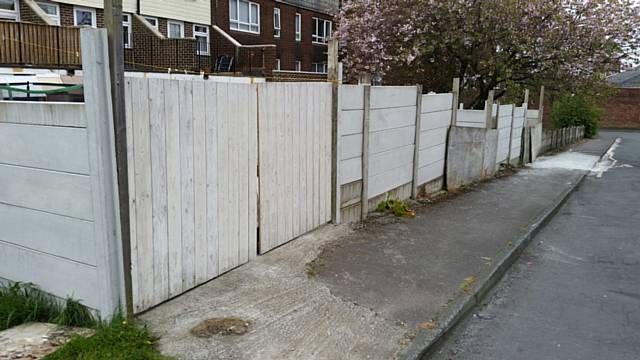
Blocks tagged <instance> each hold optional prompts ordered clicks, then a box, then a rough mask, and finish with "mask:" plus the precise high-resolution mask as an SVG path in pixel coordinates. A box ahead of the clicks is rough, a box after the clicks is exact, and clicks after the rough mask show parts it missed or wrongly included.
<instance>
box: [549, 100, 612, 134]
mask: <svg viewBox="0 0 640 360" xmlns="http://www.w3.org/2000/svg"><path fill="white" fill-rule="evenodd" d="M602 114H603V112H602V109H600V108H599V107H598V106H596V104H595V103H594V101H593V99H592V98H591V97H587V96H583V95H573V94H565V95H563V96H562V97H561V98H560V100H558V101H556V102H554V103H553V106H552V108H551V122H552V123H553V126H554V127H556V128H564V127H569V126H584V128H585V136H586V137H588V138H593V137H594V136H596V134H597V133H598V123H599V121H600V119H601V118H602Z"/></svg>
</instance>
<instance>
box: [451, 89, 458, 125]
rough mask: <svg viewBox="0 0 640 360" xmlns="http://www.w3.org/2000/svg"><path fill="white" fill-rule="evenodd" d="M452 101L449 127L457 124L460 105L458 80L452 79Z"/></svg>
mask: <svg viewBox="0 0 640 360" xmlns="http://www.w3.org/2000/svg"><path fill="white" fill-rule="evenodd" d="M451 92H452V93H453V101H452V104H451V126H456V124H457V122H458V104H459V103H460V78H454V79H453V87H452V90H451Z"/></svg>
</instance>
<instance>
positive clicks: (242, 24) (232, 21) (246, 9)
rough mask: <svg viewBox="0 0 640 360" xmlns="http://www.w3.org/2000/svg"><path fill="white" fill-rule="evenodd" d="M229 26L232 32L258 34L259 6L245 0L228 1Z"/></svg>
mask: <svg viewBox="0 0 640 360" xmlns="http://www.w3.org/2000/svg"><path fill="white" fill-rule="evenodd" d="M229 26H230V27H231V29H233V30H239V31H245V32H250V33H255V34H259V33H260V5H258V4H256V3H254V2H250V1H247V0H229Z"/></svg>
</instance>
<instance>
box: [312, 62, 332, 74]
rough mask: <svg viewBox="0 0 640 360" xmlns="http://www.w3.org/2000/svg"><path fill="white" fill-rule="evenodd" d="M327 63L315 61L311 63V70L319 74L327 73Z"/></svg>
mask: <svg viewBox="0 0 640 360" xmlns="http://www.w3.org/2000/svg"><path fill="white" fill-rule="evenodd" d="M327 66H328V65H327V63H324V62H322V63H313V64H312V65H311V71H312V72H315V73H318V74H326V73H327Z"/></svg>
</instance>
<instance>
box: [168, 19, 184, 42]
mask: <svg viewBox="0 0 640 360" xmlns="http://www.w3.org/2000/svg"><path fill="white" fill-rule="evenodd" d="M167 37H168V38H169V39H180V38H183V37H184V24H183V23H181V22H179V21H169V22H167Z"/></svg>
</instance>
